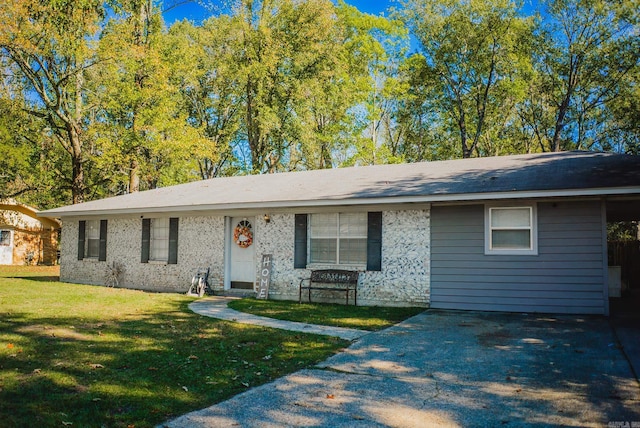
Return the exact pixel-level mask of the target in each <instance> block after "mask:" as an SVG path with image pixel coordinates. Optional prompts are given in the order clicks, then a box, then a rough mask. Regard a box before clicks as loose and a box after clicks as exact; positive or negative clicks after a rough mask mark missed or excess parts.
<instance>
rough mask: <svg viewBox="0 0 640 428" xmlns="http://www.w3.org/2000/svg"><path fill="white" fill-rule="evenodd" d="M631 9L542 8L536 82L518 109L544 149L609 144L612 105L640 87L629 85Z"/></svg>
mask: <svg viewBox="0 0 640 428" xmlns="http://www.w3.org/2000/svg"><path fill="white" fill-rule="evenodd" d="M632 3H633V2H610V1H607V0H549V1H547V2H546V3H544V4H545V6H546V11H545V15H544V16H545V17H544V21H543V22H542V25H543V31H542V32H541V34H540V37H541V39H540V44H539V51H538V54H537V57H536V61H535V64H536V79H535V80H532V85H531V87H530V91H529V98H528V99H527V102H526V103H524V104H523V105H522V107H521V108H520V111H521V116H522V117H523V118H524V120H525V121H526V123H527V124H528V126H529V129H531V130H532V132H533V134H534V135H535V136H536V138H537V140H538V141H539V144H540V146H541V149H542V150H545V151H560V150H573V149H590V148H597V149H603V148H606V146H607V145H608V143H607V140H608V138H607V133H606V130H607V129H609V126H608V125H607V122H608V120H609V119H610V118H611V111H610V106H612V105H613V104H614V103H618V102H620V101H621V98H623V97H624V96H625V94H628V91H627V88H628V86H629V85H637V80H636V81H635V82H632V81H630V79H631V80H633V77H632V76H634V70H637V68H638V66H639V59H640V39H639V38H638V33H637V31H638V9H637V7H636V8H634V7H633V6H632ZM635 76H637V72H636V73H635ZM603 131H605V132H603Z"/></svg>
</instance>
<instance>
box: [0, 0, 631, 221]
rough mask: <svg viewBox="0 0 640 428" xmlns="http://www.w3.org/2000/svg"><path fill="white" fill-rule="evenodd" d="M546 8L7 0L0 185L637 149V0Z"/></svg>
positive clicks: (1, 50) (462, 2) (411, 2)
mask: <svg viewBox="0 0 640 428" xmlns="http://www.w3.org/2000/svg"><path fill="white" fill-rule="evenodd" d="M541 7H542V8H543V9H542V10H541V13H539V14H537V15H534V16H524V14H523V9H522V5H521V4H520V3H517V2H516V1H515V0H489V1H481V0H436V1H430V0H403V1H401V2H399V7H398V8H397V9H396V10H395V11H390V12H391V13H390V16H391V17H392V18H391V19H389V18H386V17H383V16H373V15H369V14H365V13H362V12H360V11H358V10H357V9H356V8H354V7H353V6H350V5H348V4H347V3H345V2H344V1H342V0H340V1H338V2H333V1H331V0H306V1H298V0H262V1H256V0H238V1H234V2H222V3H220V5H219V6H218V7H216V8H215V10H214V11H215V14H212V16H210V17H209V18H208V19H206V20H204V21H203V22H202V23H201V24H198V25H196V24H194V23H191V22H188V21H183V22H177V23H175V24H174V25H172V27H171V28H168V29H167V28H166V26H165V24H164V22H163V20H162V9H163V4H162V2H161V1H152V0H123V1H108V2H102V1H97V0H80V1H70V0H56V1H49V2H40V1H36V0H7V1H5V2H2V3H0V22H2V24H1V25H0V85H1V86H0V113H2V114H1V116H0V149H1V150H2V152H3V153H4V156H3V157H2V159H0V167H2V174H1V175H0V196H4V197H7V196H12V195H13V196H17V197H18V198H19V199H21V200H22V201H23V202H26V203H30V204H34V205H36V206H38V207H41V208H45V207H51V206H56V205H61V204H66V203H69V202H74V203H75V202H81V201H83V200H87V199H95V198H101V197H105V196H110V195H115V194H122V193H126V192H133V191H137V190H144V189H151V188H155V187H158V186H166V185H170V184H175V183H181V182H186V181H191V180H198V179H207V178H212V177H217V176H224V175H235V174H250V173H270V172H278V171H290V170H308V169H316V168H333V167H340V166H348V165H369V164H379V163H395V162H416V161H422V160H437V159H451V158H459V157H469V156H490V155H504V154H513V153H530V152H537V151H551V150H573V149H587V150H605V151H610V150H613V151H618V152H627V153H636V154H637V153H638V152H639V151H640V149H639V148H640V123H639V120H638V118H639V117H640V110H639V109H640V92H639V89H638V88H639V87H638V79H639V77H640V64H639V63H640V59H639V58H640V42H639V40H640V39H638V37H637V34H638V25H639V12H638V10H639V9H638V8H637V5H635V2H630V1H621V2H609V1H605V0H545V2H544V3H542V4H541ZM409 33H411V34H412V36H413V39H409V38H408V37H407V36H408V34H409ZM410 47H411V49H412V50H413V51H412V52H411V53H409V50H410Z"/></svg>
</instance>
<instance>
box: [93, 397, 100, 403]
mask: <svg viewBox="0 0 640 428" xmlns="http://www.w3.org/2000/svg"><path fill="white" fill-rule="evenodd" d="M91 401H93V402H94V403H96V402H98V401H102V398H93V399H91Z"/></svg>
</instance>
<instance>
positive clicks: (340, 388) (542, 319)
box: [163, 310, 640, 427]
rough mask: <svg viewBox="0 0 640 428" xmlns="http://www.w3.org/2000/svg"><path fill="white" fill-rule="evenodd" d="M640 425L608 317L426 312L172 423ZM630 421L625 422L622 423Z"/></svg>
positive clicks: (636, 396) (632, 385)
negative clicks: (323, 360) (333, 354)
mask: <svg viewBox="0 0 640 428" xmlns="http://www.w3.org/2000/svg"><path fill="white" fill-rule="evenodd" d="M634 422H635V426H639V427H640V387H639V384H638V381H637V380H636V379H635V377H634V375H633V373H632V370H631V367H630V365H629V363H628V361H627V359H626V358H625V356H624V354H623V352H622V351H621V349H620V346H619V344H618V342H617V340H616V338H615V334H614V332H613V330H612V329H611V327H610V325H609V322H608V321H607V320H606V319H603V318H597V317H580V316H548V315H535V314H530V315H521V314H497V313H482V312H456V311H437V310H429V311H426V312H424V313H423V314H420V315H418V316H416V317H413V318H411V319H409V320H407V321H405V322H403V323H401V324H399V325H397V326H395V327H392V328H389V329H387V330H384V331H382V332H378V333H371V334H368V335H366V336H363V337H362V338H360V339H359V340H358V341H356V342H355V343H354V344H353V345H352V346H350V347H349V348H348V349H346V350H345V351H344V352H341V353H340V354H337V355H335V356H333V357H332V358H330V359H328V360H327V361H325V362H323V363H321V364H320V365H318V366H317V367H316V368H313V369H308V370H302V371H300V372H297V373H294V374H291V375H289V376H286V377H284V378H281V379H279V380H277V381H275V382H272V383H270V384H267V385H263V386H261V387H258V388H254V389H251V390H249V391H247V392H245V393H243V394H240V395H237V396H236V397H233V398H232V399H230V400H227V401H225V402H222V403H220V404H217V405H215V406H212V407H210V408H208V409H204V410H201V411H198V412H193V413H190V414H188V415H185V416H182V417H181V418H178V419H176V420H173V421H171V422H169V423H167V424H165V425H163V426H169V427H225V426H235V427H237V426H242V427H282V426H296V427H358V426H361V427H382V426H393V427H424V426H456V427H457V426H464V427H469V426H487V427H495V426H518V427H521V426H530V427H543V426H569V427H591V426H592V427H600V426H605V427H606V426H615V427H618V426H628V427H632V426H634ZM625 424H627V425H625Z"/></svg>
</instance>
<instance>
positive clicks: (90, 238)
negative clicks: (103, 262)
mask: <svg viewBox="0 0 640 428" xmlns="http://www.w3.org/2000/svg"><path fill="white" fill-rule="evenodd" d="M84 230H85V232H84V233H85V235H84V236H85V239H84V257H85V258H87V259H97V258H98V256H99V255H100V220H87V221H86V222H85V229H84Z"/></svg>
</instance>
